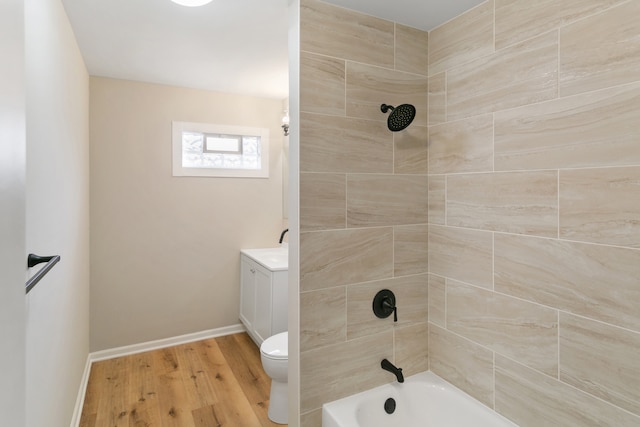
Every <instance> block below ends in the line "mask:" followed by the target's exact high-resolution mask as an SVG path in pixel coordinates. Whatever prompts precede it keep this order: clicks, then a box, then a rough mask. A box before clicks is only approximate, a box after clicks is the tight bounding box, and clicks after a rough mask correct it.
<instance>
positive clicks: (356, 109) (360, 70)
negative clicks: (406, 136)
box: [347, 62, 428, 134]
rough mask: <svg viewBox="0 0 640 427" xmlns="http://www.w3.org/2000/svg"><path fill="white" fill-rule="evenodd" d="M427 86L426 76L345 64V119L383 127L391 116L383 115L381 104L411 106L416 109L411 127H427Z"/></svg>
mask: <svg viewBox="0 0 640 427" xmlns="http://www.w3.org/2000/svg"><path fill="white" fill-rule="evenodd" d="M427 83H428V80H427V77H426V76H422V75H418V74H411V73H404V72H401V71H396V70H389V69H386V68H380V67H374V66H371V65H367V64H360V63H356V62H347V116H351V117H359V118H362V119H369V120H375V121H376V122H383V123H385V125H386V123H387V117H388V115H389V114H391V112H388V113H386V114H385V113H383V112H382V111H381V110H380V106H381V105H382V104H389V105H392V106H394V107H397V106H398V105H401V104H412V105H413V106H414V107H416V116H415V119H414V120H413V125H419V126H427ZM385 127H386V126H385ZM387 132H388V133H389V134H391V131H389V130H387Z"/></svg>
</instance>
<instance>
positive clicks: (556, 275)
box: [495, 234, 640, 331]
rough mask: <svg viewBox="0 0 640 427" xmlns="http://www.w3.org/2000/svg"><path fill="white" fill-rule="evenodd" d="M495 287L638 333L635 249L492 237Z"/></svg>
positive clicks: (638, 255) (639, 273)
mask: <svg viewBox="0 0 640 427" xmlns="http://www.w3.org/2000/svg"><path fill="white" fill-rule="evenodd" d="M495 252H496V255H495V289H496V291H498V292H501V293H505V294H509V295H513V296H516V297H518V298H525V299H528V300H530V301H535V302H538V303H540V304H544V305H547V306H550V307H555V308H559V309H560V310H564V311H569V312H572V313H575V314H578V315H581V316H587V317H590V318H592V319H597V320H601V321H603V322H608V323H612V324H614V325H619V326H623V327H627V328H631V329H633V330H635V331H640V306H639V305H638V301H640V281H638V278H639V277H640V251H639V250H635V249H625V248H615V247H610V246H601V245H592V244H586V243H577V242H566V241H558V240H552V239H540V238H532V237H525V236H510V235H502V234H496V236H495Z"/></svg>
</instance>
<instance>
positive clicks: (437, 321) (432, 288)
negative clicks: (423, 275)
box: [428, 274, 447, 328]
mask: <svg viewBox="0 0 640 427" xmlns="http://www.w3.org/2000/svg"><path fill="white" fill-rule="evenodd" d="M446 292H447V284H446V279H445V278H444V277H440V276H436V275H435V274H429V292H428V296H429V322H431V323H433V324H434V325H438V326H440V327H441V328H445V327H446V326H447V321H446V313H447V311H446V307H445V304H446V301H447V297H446Z"/></svg>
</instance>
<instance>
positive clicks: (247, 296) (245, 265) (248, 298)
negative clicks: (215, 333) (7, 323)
mask: <svg viewBox="0 0 640 427" xmlns="http://www.w3.org/2000/svg"><path fill="white" fill-rule="evenodd" d="M255 317H256V266H255V264H254V263H253V262H251V261H250V260H248V259H246V258H245V257H244V256H243V257H242V258H241V259H240V321H241V322H242V323H244V326H245V328H247V330H248V331H252V330H253V328H254V321H255Z"/></svg>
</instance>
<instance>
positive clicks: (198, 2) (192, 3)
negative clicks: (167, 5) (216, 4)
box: [171, 0, 213, 7]
mask: <svg viewBox="0 0 640 427" xmlns="http://www.w3.org/2000/svg"><path fill="white" fill-rule="evenodd" d="M171 1H172V2H174V3H177V4H179V5H181V6H188V7H196V6H204V5H205V4H207V3H211V2H212V1H213V0H171Z"/></svg>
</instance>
